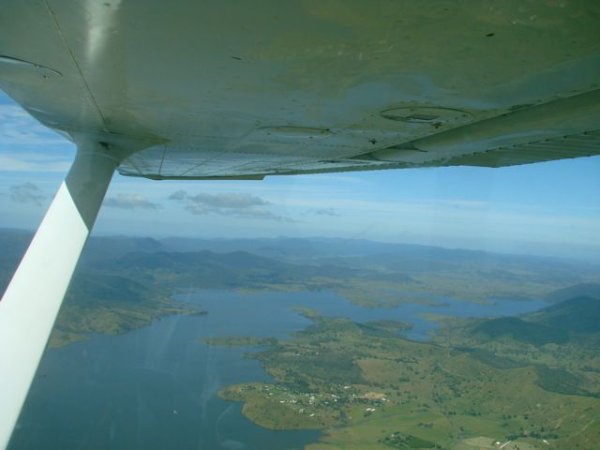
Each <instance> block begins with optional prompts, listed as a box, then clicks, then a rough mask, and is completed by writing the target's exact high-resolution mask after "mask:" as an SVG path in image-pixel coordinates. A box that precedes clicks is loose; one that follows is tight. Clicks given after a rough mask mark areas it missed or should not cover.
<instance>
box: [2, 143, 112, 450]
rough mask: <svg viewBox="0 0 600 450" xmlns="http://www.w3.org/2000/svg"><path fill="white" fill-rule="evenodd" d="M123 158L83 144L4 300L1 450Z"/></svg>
mask: <svg viewBox="0 0 600 450" xmlns="http://www.w3.org/2000/svg"><path fill="white" fill-rule="evenodd" d="M117 164H118V159H117V158H115V157H114V156H112V155H111V154H110V151H109V150H108V148H107V146H106V145H102V144H97V143H88V144H82V145H80V146H79V150H78V152H77V156H76V158H75V161H74V163H73V166H72V167H71V170H70V171H69V174H68V175H67V178H66V179H65V181H64V182H63V183H62V185H61V186H60V189H59V190H58V193H57V194H56V197H55V198H54V200H53V201H52V204H51V205H50V208H49V209H48V212H47V213H46V216H45V217H44V219H43V221H42V223H41V225H40V227H39V228H38V231H37V233H36V234H35V236H34V238H33V240H32V242H31V244H30V245H29V248H28V249H27V252H26V253H25V256H24V257H23V260H22V261H21V264H20V265H19V267H18V269H17V271H16V272H15V274H14V276H13V278H12V280H11V282H10V284H9V285H8V288H7V289H6V292H5V294H4V296H3V297H2V301H1V302H0V448H5V447H6V446H7V445H8V442H9V440H10V436H11V434H12V430H13V428H14V426H15V425H16V422H17V419H18V417H19V413H20V411H21V408H22V406H23V403H24V401H25V398H26V396H27V392H28V391H29V386H30V385H31V382H32V381H33V377H34V375H35V372H36V369H37V367H38V364H39V362H40V359H41V357H42V353H43V352H44V348H45V347H46V343H47V341H48V337H49V336H50V332H51V331H52V327H53V325H54V321H55V319H56V316H57V314H58V311H59V309H60V305H61V303H62V301H63V297H64V295H65V292H66V290H67V287H68V286H69V282H70V280H71V276H72V275H73V271H74V270H75V266H76V265H77V261H78V260H79V255H80V254H81V250H82V248H83V245H84V244H85V241H86V239H87V237H88V235H89V233H90V230H91V229H92V226H93V224H94V221H95V219H96V215H97V214H98V209H99V208H100V204H101V203H102V199H103V198H104V194H105V193H106V189H107V188H108V185H109V183H110V180H111V178H112V175H113V173H114V170H115V167H116V166H117Z"/></svg>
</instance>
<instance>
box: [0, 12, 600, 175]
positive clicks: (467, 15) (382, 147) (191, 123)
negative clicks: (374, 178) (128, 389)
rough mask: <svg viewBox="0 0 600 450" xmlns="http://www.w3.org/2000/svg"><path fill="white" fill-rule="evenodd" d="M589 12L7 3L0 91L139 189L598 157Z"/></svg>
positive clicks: (599, 114)
mask: <svg viewBox="0 0 600 450" xmlns="http://www.w3.org/2000/svg"><path fill="white" fill-rule="evenodd" d="M599 16H600V3H598V2H594V1H579V2H528V3H524V2H522V1H521V0H511V1H505V2H492V1H477V2H475V1H473V2H470V1H466V2H453V1H430V2H427V4H426V7H425V6H424V5H423V3H422V2H413V1H384V0H377V1H360V0H353V1H344V2H341V1H335V0H331V1H312V0H305V1H293V2H280V1H275V0H264V1H260V2H252V3H250V2H243V3H240V2H233V1H222V0H218V1H217V0H214V1H202V2H191V1H187V0H172V1H169V2H165V1H159V0H144V1H122V0H105V1H96V0H87V1H82V0H81V1H72V0H9V1H5V2H3V5H2V10H1V11H0V88H2V89H3V90H5V91H6V92H7V93H8V94H9V95H10V96H11V97H13V98H14V99H15V100H16V101H18V102H19V103H20V104H21V105H23V106H24V107H25V108H26V109H27V110H28V111H29V112H30V113H31V114H32V115H33V116H34V117H36V118H37V119H38V120H39V121H41V122H42V123H44V124H46V125H48V126H49V127H52V128H54V129H57V130H59V131H62V132H64V133H65V134H66V135H67V136H68V137H70V138H71V139H73V140H75V141H77V140H78V139H79V138H80V137H81V136H84V137H85V139H88V140H89V139H91V140H93V141H96V142H105V143H108V144H111V145H116V146H122V147H126V148H128V149H135V150H136V153H133V154H131V155H130V156H129V157H128V158H127V159H125V160H124V161H123V162H122V163H121V165H120V167H119V169H118V170H119V171H120V172H121V174H123V175H131V176H142V177H148V178H155V179H163V178H181V179H203V178H239V179H260V178H261V177H263V176H265V175H277V174H282V175H283V174H298V173H319V172H334V171H347V170H373V169H384V168H403V167H431V166H445V165H477V166H488V167H498V166H508V165H514V164H524V163H530V162H536V161H544V160H552V159H561V158H570V157H577V156H586V155H594V154H598V153H600V137H599V134H598V133H599V131H598V130H599V129H600V125H599V120H598V119H599V118H600V90H599V85H598V81H599V80H600V33H599V32H598V22H597V20H598V17H599Z"/></svg>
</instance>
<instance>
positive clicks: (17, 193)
mask: <svg viewBox="0 0 600 450" xmlns="http://www.w3.org/2000/svg"><path fill="white" fill-rule="evenodd" d="M8 195H9V197H10V199H11V200H13V201H15V202H17V203H30V204H34V205H36V206H41V204H42V201H43V200H44V199H45V198H46V196H45V195H44V194H42V191H41V190H40V188H38V187H37V186H36V185H35V184H33V183H23V184H19V185H16V186H11V187H10V188H9V189H8Z"/></svg>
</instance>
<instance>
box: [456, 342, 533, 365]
mask: <svg viewBox="0 0 600 450" xmlns="http://www.w3.org/2000/svg"><path fill="white" fill-rule="evenodd" d="M455 348H456V350H459V351H462V352H465V353H468V354H469V355H470V356H471V357H472V358H474V359H476V360H477V361H481V362H482V363H484V364H487V365H488V366H492V367H494V368H495V369H516V368H518V367H525V366H526V365H527V364H525V363H523V362H520V361H515V360H514V359H511V358H507V357H505V356H499V355H496V354H494V352H491V351H489V350H485V349H482V348H468V347H455Z"/></svg>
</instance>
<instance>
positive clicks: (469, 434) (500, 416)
mask: <svg viewBox="0 0 600 450" xmlns="http://www.w3.org/2000/svg"><path fill="white" fill-rule="evenodd" d="M311 315H312V317H313V320H314V321H315V322H314V324H313V325H312V326H310V327H309V328H308V329H306V330H305V331H302V332H300V333H297V335H296V336H295V338H294V339H292V340H284V341H279V342H277V343H273V344H272V345H271V346H270V347H269V348H267V349H266V350H264V351H262V352H259V353H257V354H256V355H255V357H256V358H258V359H259V360H261V361H262V362H263V364H264V365H265V368H266V370H267V371H268V372H269V373H270V374H271V375H272V376H274V378H275V379H276V383H274V384H242V385H235V386H229V387H227V388H226V389H224V390H223V391H221V393H220V395H221V396H222V397H223V398H226V399H229V400H236V401H243V402H244V407H243V413H244V414H245V415H246V416H247V417H248V418H250V419H251V420H252V421H254V422H255V423H257V424H259V425H261V426H263V427H267V428H272V429H299V428H321V429H323V430H324V431H325V433H324V436H323V437H322V439H321V440H320V442H319V443H316V444H314V445H311V446H309V447H308V448H309V449H310V450H331V449H361V450H369V449H391V448H399V449H409V448H438V449H439V448H444V449H465V450H470V449H476V448H477V449H478V448H499V446H500V445H502V444H506V445H505V446H504V447H503V448H504V449H511V448H513V449H516V448H520V449H521V450H523V449H542V448H544V449H565V448H580V449H586V448H587V449H590V450H591V449H593V448H595V444H596V443H597V442H598V438H599V437H600V400H599V399H598V398H596V397H594V396H590V395H581V394H582V392H578V393H577V394H578V395H572V394H568V391H567V392H560V389H553V387H552V383H551V382H550V383H549V382H548V380H546V382H544V378H548V377H550V378H551V379H552V377H556V376H558V378H559V379H564V378H565V375H564V373H563V374H560V373H557V372H552V370H554V369H550V368H548V367H547V366H544V365H540V364H536V365H532V364H517V365H516V367H511V368H500V367H495V364H490V361H483V360H482V359H481V358H479V357H477V356H476V355H474V354H473V353H472V352H469V351H466V350H458V349H456V348H449V347H447V346H445V345H441V344H439V343H435V342H432V343H423V342H414V341H410V340H406V339H404V338H402V337H400V336H398V335H397V334H395V333H393V332H391V331H390V330H389V329H386V328H385V327H382V328H378V327H377V324H373V325H369V326H364V325H359V324H356V323H353V322H350V321H348V320H345V319H329V318H321V317H318V316H315V315H314V313H312V314H311ZM539 351H541V352H543V350H539ZM540 368H543V369H540ZM561 375H562V376H561ZM551 381H552V380H551ZM553 381H554V382H556V380H553ZM508 441H510V442H509V443H508V444H507V442H508ZM497 442H499V443H500V444H496V443H497Z"/></svg>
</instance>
